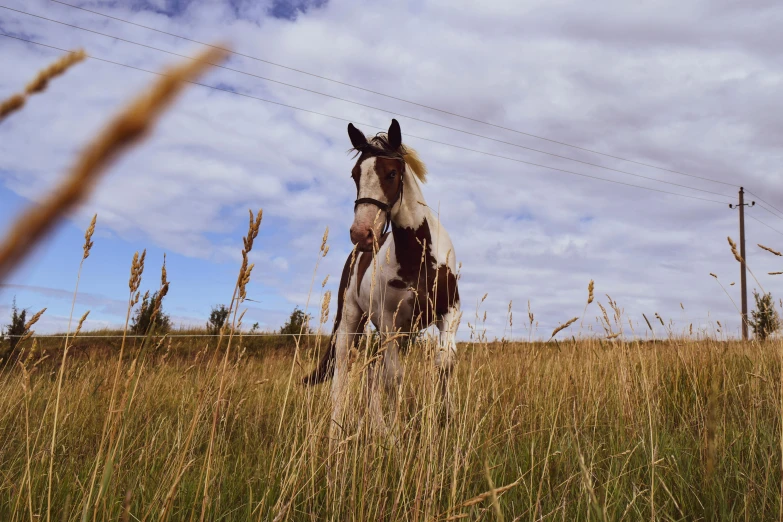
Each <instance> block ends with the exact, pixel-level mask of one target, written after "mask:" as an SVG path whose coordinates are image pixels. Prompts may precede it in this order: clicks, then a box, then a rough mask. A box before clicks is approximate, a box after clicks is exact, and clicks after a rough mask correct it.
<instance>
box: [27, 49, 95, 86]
mask: <svg viewBox="0 0 783 522" xmlns="http://www.w3.org/2000/svg"><path fill="white" fill-rule="evenodd" d="M85 58H87V53H85V52H84V50H83V49H79V50H78V51H75V52H71V53H68V54H66V55H65V56H63V57H62V58H60V59H59V60H57V61H56V62H54V63H53V64H51V65H50V66H49V67H47V68H46V69H43V70H42V71H40V72H39V73H38V75H37V76H36V77H35V78H34V79H33V81H31V82H30V83H28V84H27V87H26V88H25V93H26V94H27V95H28V96H29V95H31V94H34V93H38V92H42V91H43V90H45V89H46V87H47V85H49V80H51V79H52V78H55V77H57V76H60V75H61V74H63V73H64V72H65V71H67V70H68V69H69V68H70V67H71V66H72V65H74V64H77V63H79V62H81V61H82V60H84V59H85Z"/></svg>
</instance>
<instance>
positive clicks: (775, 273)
mask: <svg viewBox="0 0 783 522" xmlns="http://www.w3.org/2000/svg"><path fill="white" fill-rule="evenodd" d="M768 273H769V275H781V274H783V272H768ZM732 284H733V283H732Z"/></svg>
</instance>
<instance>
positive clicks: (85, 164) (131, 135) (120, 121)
mask: <svg viewBox="0 0 783 522" xmlns="http://www.w3.org/2000/svg"><path fill="white" fill-rule="evenodd" d="M224 56H225V51H219V50H217V49H212V48H210V49H209V50H207V51H205V52H204V53H202V54H201V55H200V56H199V57H198V58H197V59H196V60H195V61H188V62H187V63H186V64H183V65H177V66H174V67H173V68H171V69H170V70H169V71H167V72H166V73H165V74H164V75H163V76H161V78H160V79H159V80H158V81H157V82H156V83H155V84H154V85H153V86H152V88H151V89H150V90H149V91H147V92H145V93H144V94H142V95H141V96H139V97H138V98H136V100H134V101H133V102H131V103H130V104H129V105H128V106H127V107H126V108H125V109H124V110H123V111H122V112H121V113H120V114H119V115H117V116H116V117H115V118H114V120H113V121H111V122H110V123H109V124H108V126H107V127H106V128H105V129H104V130H103V132H102V133H101V134H100V135H98V136H97V137H96V138H95V140H93V142H92V143H91V144H89V145H88V146H87V148H86V149H85V150H84V152H83V153H82V155H81V157H80V158H79V159H78V161H77V162H76V165H74V167H73V168H72V169H71V171H70V172H69V173H68V175H67V176H66V178H65V180H63V182H62V183H61V184H60V186H59V187H57V188H56V189H55V190H54V191H53V192H52V193H51V195H49V196H48V197H47V198H46V199H45V200H44V201H43V202H42V203H41V204H39V205H36V206H32V207H31V208H29V209H28V210H27V211H26V212H24V213H23V214H22V215H21V216H19V217H18V218H17V220H16V222H15V223H14V224H13V225H12V226H11V228H10V231H9V232H8V233H7V234H6V236H5V238H4V239H3V240H2V243H0V281H2V280H3V279H5V277H6V276H8V274H9V273H10V272H11V270H12V269H13V268H14V267H15V266H16V265H17V264H19V263H20V262H21V261H22V260H23V259H24V258H25V256H26V255H27V254H28V253H29V252H30V250H31V249H32V248H33V247H34V246H35V245H36V243H38V242H39V241H41V240H42V239H43V238H44V236H46V235H47V233H48V232H49V231H50V230H51V229H52V228H53V227H54V225H55V224H56V223H57V222H58V221H60V220H61V219H62V218H63V217H64V216H65V215H66V214H67V213H68V211H70V210H71V209H73V208H74V207H75V206H76V205H78V204H79V203H81V202H82V201H83V200H84V199H85V198H86V197H87V196H89V195H90V193H91V191H92V188H93V186H94V184H95V183H96V181H97V180H98V178H99V177H100V176H101V174H102V173H103V172H104V171H105V170H106V168H107V167H108V166H109V165H110V164H111V163H112V161H113V160H114V159H116V158H117V157H118V156H119V155H120V153H122V152H124V151H126V150H127V149H128V148H129V147H130V146H132V145H134V144H136V143H138V142H139V141H140V140H141V139H142V138H143V137H145V136H146V135H147V134H148V133H149V131H150V130H151V129H152V127H153V125H154V124H155V122H156V121H157V119H158V118H159V117H160V115H161V114H162V113H163V111H164V110H165V109H166V107H168V106H169V105H170V104H171V102H172V101H173V100H174V98H175V97H176V95H177V94H179V92H180V91H181V90H182V88H183V87H184V86H185V83H186V82H188V81H190V80H192V79H193V78H195V77H196V76H198V75H199V74H200V73H202V72H203V71H204V70H205V69H206V68H207V67H208V66H209V65H210V62H211V63H215V62H217V61H219V60H221V59H222V58H223V57H224Z"/></svg>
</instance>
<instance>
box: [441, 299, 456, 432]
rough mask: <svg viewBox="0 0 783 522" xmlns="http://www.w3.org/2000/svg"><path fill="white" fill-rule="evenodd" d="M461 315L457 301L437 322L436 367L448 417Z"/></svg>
mask: <svg viewBox="0 0 783 522" xmlns="http://www.w3.org/2000/svg"><path fill="white" fill-rule="evenodd" d="M461 315H462V314H461V313H460V309H459V303H455V304H454V305H453V306H452V307H450V308H449V310H448V312H446V313H445V314H443V315H442V316H441V317H440V318H438V320H437V321H436V323H435V324H436V326H437V327H438V331H439V336H438V345H437V347H436V349H435V369H436V371H437V374H438V385H439V388H440V394H441V398H442V399H443V402H444V407H445V411H446V416H447V418H448V416H449V415H450V412H451V406H452V404H451V393H450V391H449V377H450V376H451V373H452V371H453V369H454V365H455V363H456V358H457V328H459V321H460V318H461Z"/></svg>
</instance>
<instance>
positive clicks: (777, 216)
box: [745, 190, 783, 220]
mask: <svg viewBox="0 0 783 522" xmlns="http://www.w3.org/2000/svg"><path fill="white" fill-rule="evenodd" d="M745 192H747V193H748V194H750V191H749V190H746V191H745ZM758 206H759V208H760V209H762V210H764V211H766V212H769V214H770V215H772V216H773V217H776V218H778V219H781V220H783V217H781V216H779V215H777V214H775V213H774V212H772V211H771V210H770V209H768V208H767V207H765V206H764V205H762V204H761V203H759V205H758Z"/></svg>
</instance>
